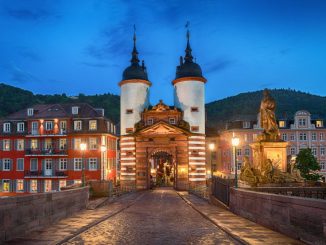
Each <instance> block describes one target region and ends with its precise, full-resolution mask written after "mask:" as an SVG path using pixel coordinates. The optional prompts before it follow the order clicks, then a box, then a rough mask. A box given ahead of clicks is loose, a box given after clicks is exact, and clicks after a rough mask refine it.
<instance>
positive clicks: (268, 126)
mask: <svg viewBox="0 0 326 245" xmlns="http://www.w3.org/2000/svg"><path fill="white" fill-rule="evenodd" d="M275 107H276V102H275V100H274V99H273V97H272V96H271V95H270V93H269V91H268V90H267V89H265V90H264V97H263V99H262V101H261V103H260V126H261V127H262V128H263V129H264V131H263V134H262V136H261V137H260V140H263V141H279V140H280V132H279V130H278V126H277V122H276V117H275Z"/></svg>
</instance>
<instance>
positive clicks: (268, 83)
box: [0, 0, 326, 104]
mask: <svg viewBox="0 0 326 245" xmlns="http://www.w3.org/2000/svg"><path fill="white" fill-rule="evenodd" d="M186 21H190V27H191V28H190V30H191V46H192V49H193V55H194V56H195V57H196V60H197V63H199V64H200V65H201V67H202V70H203V74H204V76H205V77H206V78H207V80H208V83H207V90H206V100H207V102H210V101H213V100H216V99H220V98H224V97H227V96H231V95H235V94H237V93H240V92H246V91H254V90H258V89H263V88H265V87H267V88H292V89H298V90H303V91H307V92H311V93H315V94H319V95H323V96H325V95H326V1H324V0H320V1H319V0H223V1H222V0H215V1H214V0H213V1H199V0H186V1H177V0H165V1H159V0H142V1H135V0H133V1H132V0H130V1H127V0H123V1H118V0H116V1H114V0H69V1H67V0H0V29H1V35H0V54H1V55H0V82H4V83H7V84H11V85H14V86H18V87H21V88H24V89H28V90H31V91H33V92H34V93H43V94H53V93H67V94H69V95H76V94H78V93H85V94H96V93H106V92H110V93H114V94H119V93H120V91H119V87H118V85H117V84H118V82H119V81H120V80H121V76H122V72H123V70H124V69H125V68H126V67H127V66H128V65H129V60H130V53H131V50H132V35H133V24H136V26H137V48H138V51H139V53H140V59H145V63H146V65H147V69H148V74H149V79H150V80H151V81H152V83H153V86H152V88H151V102H152V103H153V104H154V103H156V102H157V101H158V100H159V99H160V98H162V99H164V101H166V102H167V103H169V104H172V101H173V98H172V97H173V93H172V85H171V81H172V80H173V79H174V76H175V68H176V65H177V64H178V62H179V56H180V55H184V49H185V45H186V39H185V33H186V32H185V28H184V26H185V23H186Z"/></svg>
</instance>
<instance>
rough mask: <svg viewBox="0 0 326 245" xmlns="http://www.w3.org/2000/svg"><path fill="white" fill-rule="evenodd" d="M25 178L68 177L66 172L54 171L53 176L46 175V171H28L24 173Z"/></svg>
mask: <svg viewBox="0 0 326 245" xmlns="http://www.w3.org/2000/svg"><path fill="white" fill-rule="evenodd" d="M24 176H25V177H66V176H68V174H67V172H65V171H52V172H51V174H45V170H36V171H31V170H26V171H25V172H24Z"/></svg>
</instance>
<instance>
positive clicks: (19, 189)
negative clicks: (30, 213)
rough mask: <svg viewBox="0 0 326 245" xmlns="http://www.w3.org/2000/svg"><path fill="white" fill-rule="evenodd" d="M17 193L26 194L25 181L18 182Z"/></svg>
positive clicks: (19, 180)
mask: <svg viewBox="0 0 326 245" xmlns="http://www.w3.org/2000/svg"><path fill="white" fill-rule="evenodd" d="M16 191H17V192H24V180H23V179H18V180H16Z"/></svg>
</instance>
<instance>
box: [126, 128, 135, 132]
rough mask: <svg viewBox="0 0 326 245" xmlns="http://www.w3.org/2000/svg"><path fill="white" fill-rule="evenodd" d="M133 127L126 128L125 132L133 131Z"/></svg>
mask: <svg viewBox="0 0 326 245" xmlns="http://www.w3.org/2000/svg"><path fill="white" fill-rule="evenodd" d="M133 132H134V129H133V128H126V133H133Z"/></svg>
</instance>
